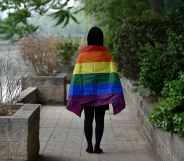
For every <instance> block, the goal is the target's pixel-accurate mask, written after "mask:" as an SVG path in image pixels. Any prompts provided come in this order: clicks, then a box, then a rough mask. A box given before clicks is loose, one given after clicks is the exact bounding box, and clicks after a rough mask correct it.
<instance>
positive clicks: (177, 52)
mask: <svg viewBox="0 0 184 161" xmlns="http://www.w3.org/2000/svg"><path fill="white" fill-rule="evenodd" d="M168 35H169V37H168V42H167V45H156V46H155V47H154V46H151V45H147V46H146V47H143V48H142V49H141V50H140V52H139V58H140V59H139V65H140V74H139V81H140V84H141V85H143V86H144V87H146V88H149V89H151V90H152V91H154V92H155V93H156V94H160V92H161V90H162V88H163V86H164V82H167V81H171V80H174V79H176V78H177V77H178V73H179V72H181V71H183V72H184V45H183V44H184V35H182V34H180V35H178V34H176V33H172V32H170V33H169V34H168Z"/></svg>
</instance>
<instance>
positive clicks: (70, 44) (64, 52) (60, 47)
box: [57, 40, 79, 64]
mask: <svg viewBox="0 0 184 161" xmlns="http://www.w3.org/2000/svg"><path fill="white" fill-rule="evenodd" d="M78 48H79V43H78V42H77V41H76V42H75V41H73V40H65V41H63V42H60V43H58V44H57V55H58V57H59V60H60V63H61V64H66V63H69V62H70V61H71V58H72V57H73V56H74V54H75V53H76V51H77V49H78Z"/></svg>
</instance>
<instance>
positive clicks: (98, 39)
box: [87, 26, 104, 46]
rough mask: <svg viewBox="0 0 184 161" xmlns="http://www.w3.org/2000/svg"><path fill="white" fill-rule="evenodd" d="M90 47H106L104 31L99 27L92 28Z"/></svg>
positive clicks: (89, 40)
mask: <svg viewBox="0 0 184 161" xmlns="http://www.w3.org/2000/svg"><path fill="white" fill-rule="evenodd" d="M87 42H88V45H100V46H103V45H104V35H103V31H102V30H101V29H100V28H99V27H96V26H95V27H92V28H91V29H90V30H89V32H88V37H87Z"/></svg>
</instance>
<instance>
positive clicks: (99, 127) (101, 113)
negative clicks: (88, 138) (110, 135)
mask: <svg viewBox="0 0 184 161" xmlns="http://www.w3.org/2000/svg"><path fill="white" fill-rule="evenodd" d="M107 107H108V105H105V106H100V107H96V108H95V121H96V129H95V134H96V144H95V150H94V152H95V153H102V152H103V150H102V149H100V143H101V140H102V136H103V132H104V117H105V111H106V109H107Z"/></svg>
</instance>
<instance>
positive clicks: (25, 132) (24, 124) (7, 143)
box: [0, 104, 40, 161]
mask: <svg viewBox="0 0 184 161" xmlns="http://www.w3.org/2000/svg"><path fill="white" fill-rule="evenodd" d="M39 122H40V105H32V104H25V105H23V106H21V105H20V109H18V110H17V112H16V113H15V114H13V115H12V116H5V117H0V159H3V160H6V161H8V160H12V161H34V160H35V159H37V157H38V154H39Z"/></svg>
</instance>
